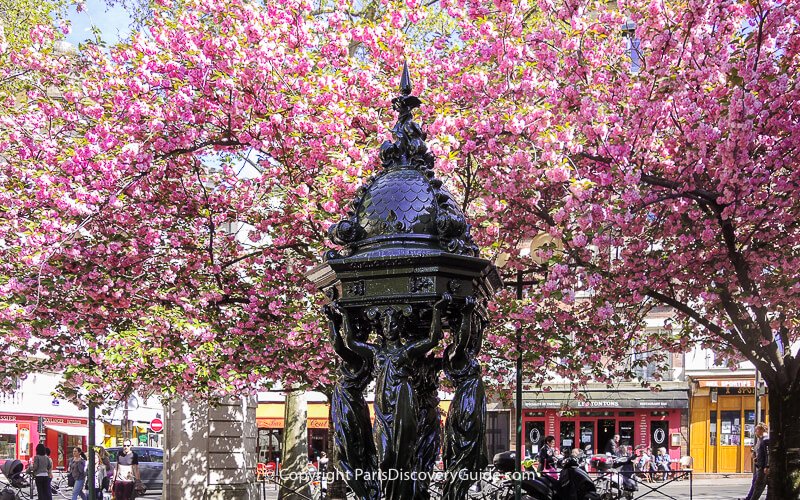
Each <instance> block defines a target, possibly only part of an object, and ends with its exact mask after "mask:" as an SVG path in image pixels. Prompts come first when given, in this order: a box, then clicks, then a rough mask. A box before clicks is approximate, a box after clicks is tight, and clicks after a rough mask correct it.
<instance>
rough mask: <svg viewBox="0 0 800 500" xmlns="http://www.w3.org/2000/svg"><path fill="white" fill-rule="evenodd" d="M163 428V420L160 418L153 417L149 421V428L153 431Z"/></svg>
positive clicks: (159, 430)
mask: <svg viewBox="0 0 800 500" xmlns="http://www.w3.org/2000/svg"><path fill="white" fill-rule="evenodd" d="M163 428H164V422H162V421H161V419H160V418H154V419H153V420H151V421H150V430H152V431H153V432H161V429H163Z"/></svg>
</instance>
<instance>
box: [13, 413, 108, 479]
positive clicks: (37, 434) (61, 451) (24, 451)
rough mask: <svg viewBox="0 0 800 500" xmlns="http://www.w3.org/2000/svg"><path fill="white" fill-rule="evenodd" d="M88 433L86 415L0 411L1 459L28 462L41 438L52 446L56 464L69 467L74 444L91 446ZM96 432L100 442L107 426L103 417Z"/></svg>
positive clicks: (85, 447)
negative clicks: (74, 416) (83, 416)
mask: <svg viewBox="0 0 800 500" xmlns="http://www.w3.org/2000/svg"><path fill="white" fill-rule="evenodd" d="M88 436H89V421H88V419H85V418H71V417H58V416H45V415H20V414H0V462H4V461H5V460H22V461H23V462H27V461H28V460H30V459H31V457H33V455H34V454H35V451H34V450H35V448H36V445H37V444H39V443H40V442H41V443H44V445H45V446H46V447H48V448H50V453H51V454H50V457H51V458H52V459H53V465H54V467H66V466H67V464H68V461H69V458H71V454H70V450H71V449H72V448H74V447H79V448H80V449H82V450H84V451H85V450H86V449H87V445H88ZM95 436H96V437H95V439H96V440H97V443H102V442H103V437H104V430H103V423H102V422H100V421H98V422H97V427H96V434H95Z"/></svg>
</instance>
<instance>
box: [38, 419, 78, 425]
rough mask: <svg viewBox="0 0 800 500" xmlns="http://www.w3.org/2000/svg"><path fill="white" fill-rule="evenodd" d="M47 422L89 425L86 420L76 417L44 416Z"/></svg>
mask: <svg viewBox="0 0 800 500" xmlns="http://www.w3.org/2000/svg"><path fill="white" fill-rule="evenodd" d="M44 423H45V424H65V425H87V422H86V421H85V420H80V419H76V418H53V417H44Z"/></svg>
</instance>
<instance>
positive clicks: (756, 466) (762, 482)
mask: <svg viewBox="0 0 800 500" xmlns="http://www.w3.org/2000/svg"><path fill="white" fill-rule="evenodd" d="M768 473H769V436H768V435H767V424H765V423H763V422H761V423H759V424H758V425H757V426H756V444H755V446H753V482H752V484H751V485H750V491H749V492H748V493H747V496H746V497H744V500H758V499H759V498H761V494H762V493H764V489H765V488H766V487H767V474H768Z"/></svg>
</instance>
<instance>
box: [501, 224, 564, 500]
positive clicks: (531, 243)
mask: <svg viewBox="0 0 800 500" xmlns="http://www.w3.org/2000/svg"><path fill="white" fill-rule="evenodd" d="M548 245H554V246H555V248H556V249H560V248H563V246H562V245H561V241H560V240H555V239H553V237H552V236H550V235H549V234H547V233H539V234H537V235H536V236H535V237H533V238H526V239H523V240H522V241H521V242H520V243H519V245H517V250H519V256H520V257H530V259H531V260H532V261H533V262H534V263H535V264H538V265H541V264H543V263H544V262H545V260H546V259H544V258H542V257H541V255H539V254H538V252H537V250H539V249H540V248H543V247H545V246H548ZM509 258H510V256H509V255H508V254H507V253H502V254H500V255H498V256H497V258H496V259H495V265H496V266H497V267H498V268H500V269H502V268H503V267H505V266H506V264H508V261H509ZM524 274H525V272H524V271H523V270H522V269H517V273H516V280H515V281H514V291H515V292H516V298H517V300H522V295H523V293H522V292H523V289H524V287H525V286H532V285H535V284H537V283H538V282H539V280H538V279H533V280H528V281H525V280H524ZM514 337H515V339H514V342H515V344H516V348H517V359H516V370H515V371H516V374H515V375H516V381H515V386H516V387H515V392H516V394H515V395H516V402H515V404H516V409H517V412H516V421H517V422H516V424H517V433H516V448H517V453H516V464H515V468H516V470H517V473H518V474H519V477H520V478H521V477H522V457H523V450H522V329H521V328H519V327H517V328H515V332H514ZM514 497H515V499H516V500H520V499H521V498H522V490H521V484H520V481H516V482H515V486H514Z"/></svg>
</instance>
